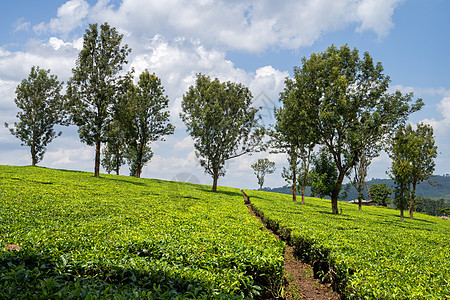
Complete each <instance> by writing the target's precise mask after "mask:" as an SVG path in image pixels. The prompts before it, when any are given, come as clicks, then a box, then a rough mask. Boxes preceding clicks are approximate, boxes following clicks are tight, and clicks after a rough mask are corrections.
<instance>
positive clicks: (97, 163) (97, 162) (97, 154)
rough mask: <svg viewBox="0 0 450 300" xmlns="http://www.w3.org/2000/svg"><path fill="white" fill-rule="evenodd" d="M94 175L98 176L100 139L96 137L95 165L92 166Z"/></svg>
mask: <svg viewBox="0 0 450 300" xmlns="http://www.w3.org/2000/svg"><path fill="white" fill-rule="evenodd" d="M94 176H95V177H99V176H100V141H99V139H97V141H96V142H95V167H94Z"/></svg>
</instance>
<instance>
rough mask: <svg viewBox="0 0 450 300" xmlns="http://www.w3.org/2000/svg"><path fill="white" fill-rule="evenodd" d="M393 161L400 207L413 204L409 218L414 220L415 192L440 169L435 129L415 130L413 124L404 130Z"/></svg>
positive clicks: (397, 138) (396, 138)
mask: <svg viewBox="0 0 450 300" xmlns="http://www.w3.org/2000/svg"><path fill="white" fill-rule="evenodd" d="M389 156H390V157H391V159H392V165H391V176H392V179H394V182H395V185H396V189H395V190H396V205H397V206H398V207H399V209H400V210H401V218H402V219H403V209H405V208H406V205H407V202H408V200H409V215H410V218H411V219H412V218H413V211H414V204H415V192H416V186H417V184H418V183H420V182H421V181H424V180H428V178H429V177H430V176H431V175H432V174H433V172H434V168H435V166H436V163H435V161H434V160H435V158H436V156H437V146H436V145H435V143H434V137H433V127H431V126H430V125H427V124H423V123H419V124H417V129H416V130H414V129H413V127H412V126H411V124H408V125H407V126H401V127H399V129H398V130H397V132H396V134H395V136H394V137H393V139H392V144H391V147H390V149H389Z"/></svg>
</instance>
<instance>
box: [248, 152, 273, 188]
mask: <svg viewBox="0 0 450 300" xmlns="http://www.w3.org/2000/svg"><path fill="white" fill-rule="evenodd" d="M251 167H252V169H253V170H254V171H255V172H254V173H255V175H256V178H257V179H258V184H259V190H260V191H262V188H263V184H264V177H265V176H266V175H267V174H272V173H273V172H275V163H274V162H273V161H270V160H269V159H267V158H260V159H258V161H257V162H255V163H254V164H252V165H251Z"/></svg>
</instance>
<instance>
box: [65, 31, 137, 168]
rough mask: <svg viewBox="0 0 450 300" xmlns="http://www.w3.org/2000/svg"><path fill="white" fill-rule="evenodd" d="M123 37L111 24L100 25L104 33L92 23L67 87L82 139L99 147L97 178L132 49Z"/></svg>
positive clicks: (73, 117)
mask: <svg viewBox="0 0 450 300" xmlns="http://www.w3.org/2000/svg"><path fill="white" fill-rule="evenodd" d="M122 37H123V35H121V34H119V33H118V32H117V30H116V29H115V28H114V27H111V26H110V25H108V23H104V24H102V25H100V32H99V28H98V25H97V24H91V25H89V28H88V29H86V33H85V34H84V41H83V49H82V50H81V51H80V53H79V55H78V59H77V61H76V67H75V68H74V69H72V74H73V76H72V78H71V79H70V80H69V82H68V87H67V95H68V98H69V99H70V100H71V106H70V112H71V119H72V121H73V123H74V124H76V125H77V126H78V128H79V129H78V133H79V136H80V139H81V141H82V142H84V143H86V144H88V145H89V146H95V166H94V176H96V177H98V176H99V174H100V149H101V144H102V143H104V142H105V141H106V139H107V135H106V134H105V133H106V131H107V126H108V123H109V122H110V121H111V110H112V106H113V103H114V97H115V94H116V84H117V81H118V79H119V78H120V75H119V72H120V71H121V70H122V68H123V65H124V64H126V63H127V61H126V57H127V55H128V53H129V52H130V51H131V50H130V49H129V48H128V46H127V45H125V46H121V42H122Z"/></svg>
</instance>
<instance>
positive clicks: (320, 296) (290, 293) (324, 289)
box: [244, 195, 340, 300]
mask: <svg viewBox="0 0 450 300" xmlns="http://www.w3.org/2000/svg"><path fill="white" fill-rule="evenodd" d="M245 197H246V195H244V200H245V202H246V205H247V207H248V210H249V212H250V214H251V215H252V216H254V217H255V218H257V219H258V220H259V221H260V222H261V223H263V222H262V220H261V218H260V217H258V216H257V215H256V214H255V212H254V211H253V210H252V208H251V205H250V203H249V201H248V199H245ZM263 225H264V228H265V229H266V230H268V231H269V232H270V233H272V234H273V235H275V236H276V237H277V238H278V239H280V237H279V236H278V235H276V234H274V233H273V232H272V231H271V230H270V229H268V228H267V227H266V225H265V224H264V223H263ZM284 274H285V279H286V286H285V290H284V297H285V299H288V300H294V299H295V300H297V299H314V300H336V299H339V298H340V297H339V294H338V293H336V292H334V291H333V289H332V288H331V286H330V285H329V284H323V283H321V282H320V280H319V279H315V278H314V272H313V269H312V267H311V266H310V265H309V264H306V263H304V262H302V261H300V260H298V259H296V258H295V257H294V249H293V248H292V247H291V246H289V245H287V244H286V250H285V252H284Z"/></svg>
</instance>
